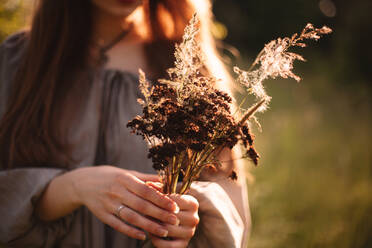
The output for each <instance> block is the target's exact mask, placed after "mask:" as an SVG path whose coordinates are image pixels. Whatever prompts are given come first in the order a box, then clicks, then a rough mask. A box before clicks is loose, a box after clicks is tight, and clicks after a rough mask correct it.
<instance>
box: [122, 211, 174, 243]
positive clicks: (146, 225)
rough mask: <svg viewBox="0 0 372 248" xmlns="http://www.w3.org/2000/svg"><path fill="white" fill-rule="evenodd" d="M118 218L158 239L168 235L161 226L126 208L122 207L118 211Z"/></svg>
mask: <svg viewBox="0 0 372 248" xmlns="http://www.w3.org/2000/svg"><path fill="white" fill-rule="evenodd" d="M119 217H120V219H122V220H124V221H126V222H128V223H129V224H132V225H134V226H137V227H139V228H142V229H143V230H145V231H147V232H149V233H152V234H154V235H157V236H159V237H167V235H168V230H167V229H165V228H164V227H163V226H162V225H160V224H158V223H156V222H154V221H151V220H149V219H148V218H146V217H144V216H142V215H140V214H138V213H137V212H136V211H134V210H133V209H130V208H128V207H124V208H123V209H122V210H121V211H120V216H119Z"/></svg>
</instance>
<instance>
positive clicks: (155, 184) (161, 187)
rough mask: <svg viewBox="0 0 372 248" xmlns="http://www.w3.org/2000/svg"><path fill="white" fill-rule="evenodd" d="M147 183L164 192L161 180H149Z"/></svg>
mask: <svg viewBox="0 0 372 248" xmlns="http://www.w3.org/2000/svg"><path fill="white" fill-rule="evenodd" d="M146 184H147V185H149V186H151V187H153V188H154V189H156V190H157V191H160V192H162V193H163V184H162V183H160V182H151V181H147V182H146Z"/></svg>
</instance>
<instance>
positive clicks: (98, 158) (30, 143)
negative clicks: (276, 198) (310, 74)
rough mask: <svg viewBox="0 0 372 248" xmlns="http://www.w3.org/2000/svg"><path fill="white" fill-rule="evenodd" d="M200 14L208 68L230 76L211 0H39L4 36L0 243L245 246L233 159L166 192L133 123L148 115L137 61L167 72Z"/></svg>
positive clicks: (153, 73) (0, 52) (153, 72)
mask: <svg viewBox="0 0 372 248" xmlns="http://www.w3.org/2000/svg"><path fill="white" fill-rule="evenodd" d="M195 11H196V12H198V13H199V18H200V19H201V35H200V44H201V47H202V49H203V51H204V52H205V54H206V58H207V66H206V67H207V71H208V72H209V73H214V74H216V76H217V77H220V78H223V79H225V82H227V81H226V80H228V77H227V74H226V73H225V70H224V69H223V66H222V63H221V62H220V60H219V59H218V56H217V55H216V51H215V47H214V43H213V39H212V38H211V36H210V34H209V32H208V25H209V21H210V19H211V14H210V6H209V3H208V2H207V1H204V0H203V1H201V0H197V1H187V0H177V1H175V0H147V1H146V0H143V1H142V0H80V1H76V0H64V1H54V0H39V3H38V7H37V9H36V11H35V14H34V18H33V22H32V26H31V29H30V30H29V31H25V32H20V33H17V34H15V35H12V36H11V37H9V38H8V39H7V40H5V41H4V42H3V44H2V45H1V46H0V118H1V119H0V167H1V171H0V182H1V183H0V192H1V193H0V218H1V222H2V224H1V225H0V243H3V244H5V245H7V246H9V247H62V248H63V247H87V248H88V247H89V248H92V247H140V246H141V244H142V242H143V241H142V240H144V239H145V237H146V236H145V235H146V233H147V234H148V237H149V238H150V239H151V241H152V243H153V244H154V245H155V246H156V247H241V246H244V244H245V240H246V236H247V230H248V225H247V224H249V211H248V207H247V201H246V191H245V184H244V180H242V181H241V182H240V183H233V182H230V181H228V180H227V179H225V177H226V174H227V173H229V172H228V170H229V168H230V169H231V166H233V165H226V166H225V167H226V168H222V169H221V171H219V172H218V173H217V174H218V175H207V174H205V175H204V179H209V181H210V180H214V181H215V182H208V183H206V182H204V183H203V182H200V183H196V184H195V186H194V188H193V189H192V190H191V191H190V195H185V196H166V195H164V194H162V193H161V192H160V191H159V190H158V187H157V186H156V183H155V182H156V181H157V176H156V175H155V171H154V170H153V169H152V167H151V162H150V161H149V160H148V159H147V157H146V154H147V148H146V144H145V143H144V142H143V141H142V140H141V138H139V137H136V136H134V135H132V134H130V133H129V130H128V129H127V128H126V123H127V122H128V120H130V119H131V118H133V117H134V116H135V115H136V114H138V113H140V111H141V110H140V106H139V105H138V104H137V102H136V99H137V98H138V97H140V92H139V90H138V84H137V79H138V75H137V71H138V68H142V69H143V70H144V71H145V72H146V73H147V74H148V75H149V77H150V78H154V79H155V78H157V77H159V76H162V75H164V73H165V69H167V68H168V67H170V66H171V65H172V61H173V58H172V53H173V47H174V44H175V42H177V41H179V40H180V39H181V37H182V33H183V29H184V27H185V25H186V24H187V23H188V20H189V19H190V18H191V15H192V14H193V13H194V12H195ZM212 62H213V63H212ZM221 87H224V86H223V85H222V86H221ZM225 88H226V85H225ZM225 157H226V158H227V160H228V158H230V157H231V155H230V154H229V153H226V154H225ZM234 166H236V165H234ZM241 173H243V172H241ZM217 178H218V180H217ZM241 178H244V175H243V174H241ZM191 195H193V196H191ZM198 223H199V224H198ZM164 237H168V239H164Z"/></svg>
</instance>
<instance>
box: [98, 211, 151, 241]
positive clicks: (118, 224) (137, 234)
mask: <svg viewBox="0 0 372 248" xmlns="http://www.w3.org/2000/svg"><path fill="white" fill-rule="evenodd" d="M101 220H102V221H103V222H104V223H105V224H107V225H109V226H111V227H112V228H113V229H115V230H116V231H118V232H121V233H123V234H124V235H127V236H129V237H131V238H134V239H140V240H145V239H146V234H145V233H144V232H142V231H140V230H138V229H137V228H134V227H131V226H129V225H127V224H125V223H124V222H123V221H121V220H119V219H118V218H116V217H115V216H114V215H112V214H107V215H105V216H104V218H102V219H101Z"/></svg>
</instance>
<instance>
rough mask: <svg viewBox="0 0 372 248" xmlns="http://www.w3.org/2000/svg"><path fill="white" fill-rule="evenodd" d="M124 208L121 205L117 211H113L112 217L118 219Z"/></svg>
mask: <svg viewBox="0 0 372 248" xmlns="http://www.w3.org/2000/svg"><path fill="white" fill-rule="evenodd" d="M124 208H126V207H125V206H124V205H123V204H121V205H120V206H119V207H117V209H116V210H115V213H114V215H115V216H116V217H118V218H119V219H120V212H121V211H122V210H123V209H124Z"/></svg>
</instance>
